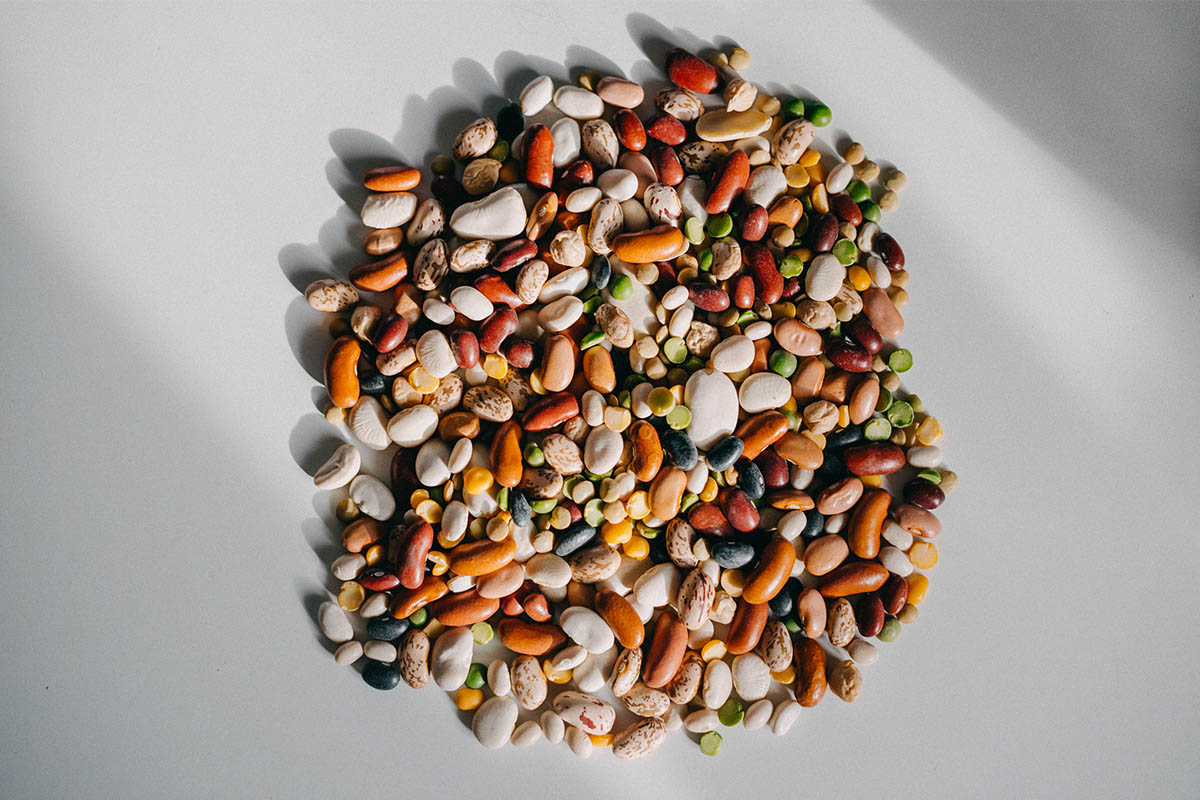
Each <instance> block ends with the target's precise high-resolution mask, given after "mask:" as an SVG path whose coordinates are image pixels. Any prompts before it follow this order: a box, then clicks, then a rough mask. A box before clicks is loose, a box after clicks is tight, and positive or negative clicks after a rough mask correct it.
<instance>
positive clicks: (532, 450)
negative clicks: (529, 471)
mask: <svg viewBox="0 0 1200 800" xmlns="http://www.w3.org/2000/svg"><path fill="white" fill-rule="evenodd" d="M525 463H526V464H528V465H529V466H531V467H540V466H542V465H544V464H545V463H546V454H545V453H543V452H542V448H540V447H538V446H537V445H536V444H534V443H533V442H530V443H529V444H527V445H525Z"/></svg>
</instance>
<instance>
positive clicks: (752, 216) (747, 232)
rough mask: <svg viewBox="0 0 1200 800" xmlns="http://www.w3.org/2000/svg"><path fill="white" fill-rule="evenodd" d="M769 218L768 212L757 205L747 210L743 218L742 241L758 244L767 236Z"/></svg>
mask: <svg viewBox="0 0 1200 800" xmlns="http://www.w3.org/2000/svg"><path fill="white" fill-rule="evenodd" d="M768 217H769V215H768V214H767V210H766V209H765V208H763V207H762V206H760V205H758V204H757V203H756V204H754V205H752V206H750V207H749V208H747V209H746V212H745V214H744V215H743V216H742V241H745V242H757V241H759V240H760V239H762V238H763V237H764V236H766V235H767V225H768V223H769V219H768Z"/></svg>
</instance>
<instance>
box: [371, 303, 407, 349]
mask: <svg viewBox="0 0 1200 800" xmlns="http://www.w3.org/2000/svg"><path fill="white" fill-rule="evenodd" d="M407 335H408V322H407V321H406V320H405V319H404V317H402V316H400V315H399V314H396V313H394V312H393V313H391V314H388V315H387V316H385V317H384V318H383V319H381V320H379V323H378V324H377V325H376V326H375V332H374V334H373V335H372V338H373V339H374V340H375V349H376V350H377V351H379V352H380V353H390V352H392V351H393V350H395V349H396V348H397V347H399V346H400V345H401V344H403V343H404V337H405V336H407Z"/></svg>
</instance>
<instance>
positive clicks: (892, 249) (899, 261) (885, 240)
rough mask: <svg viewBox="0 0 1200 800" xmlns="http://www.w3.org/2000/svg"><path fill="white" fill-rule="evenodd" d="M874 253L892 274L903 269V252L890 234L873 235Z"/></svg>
mask: <svg viewBox="0 0 1200 800" xmlns="http://www.w3.org/2000/svg"><path fill="white" fill-rule="evenodd" d="M875 252H876V253H878V254H879V257H880V258H882V259H883V263H884V264H887V268H888V269H890V270H892V271H893V272H895V271H897V270H901V269H904V251H903V250H901V249H900V243H899V242H897V241H896V240H895V239H894V238H893V237H892V235H891V234H890V233H883V232H880V233H877V234H875Z"/></svg>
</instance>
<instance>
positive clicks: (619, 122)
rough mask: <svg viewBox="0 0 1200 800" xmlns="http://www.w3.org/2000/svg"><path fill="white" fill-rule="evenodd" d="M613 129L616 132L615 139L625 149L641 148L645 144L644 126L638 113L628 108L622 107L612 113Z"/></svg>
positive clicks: (635, 149)
mask: <svg viewBox="0 0 1200 800" xmlns="http://www.w3.org/2000/svg"><path fill="white" fill-rule="evenodd" d="M612 125H613V129H614V130H616V132H617V141H618V142H620V143H621V146H622V147H624V148H625V149H626V150H634V151H637V150H641V149H642V148H643V147H645V146H646V127H645V126H644V125H642V121H641V120H640V119H638V115H637V114H635V113H633V112H632V111H630V110H629V109H628V108H622V109H620V110H619V111H617V113H615V114H613V121H612Z"/></svg>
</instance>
